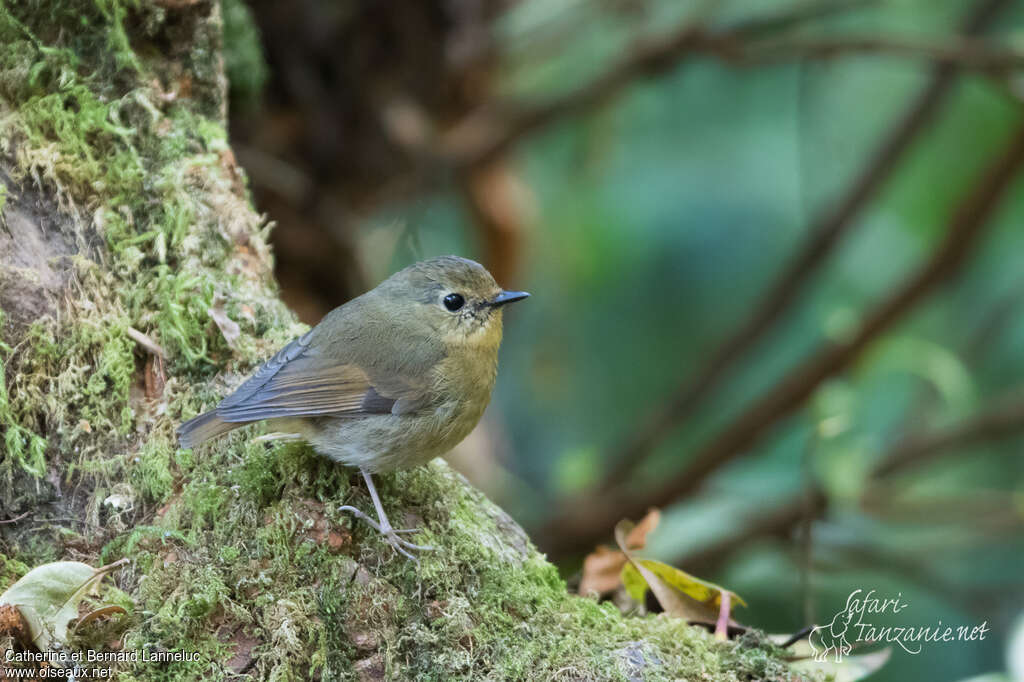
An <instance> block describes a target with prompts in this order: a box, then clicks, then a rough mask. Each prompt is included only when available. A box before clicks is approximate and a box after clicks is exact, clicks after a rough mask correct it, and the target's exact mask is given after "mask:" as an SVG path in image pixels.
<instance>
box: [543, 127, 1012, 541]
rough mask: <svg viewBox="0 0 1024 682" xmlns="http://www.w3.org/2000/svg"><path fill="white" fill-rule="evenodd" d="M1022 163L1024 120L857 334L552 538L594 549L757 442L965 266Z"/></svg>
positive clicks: (572, 517)
mask: <svg viewBox="0 0 1024 682" xmlns="http://www.w3.org/2000/svg"><path fill="white" fill-rule="evenodd" d="M1022 165H1024V125H1022V126H1020V127H1019V128H1018V130H1017V131H1016V132H1015V133H1014V134H1013V136H1012V138H1011V139H1010V140H1009V141H1008V143H1007V144H1006V146H1005V148H1004V149H1003V150H1002V153H1001V154H1000V156H999V157H998V158H997V159H996V160H995V161H994V162H993V163H992V164H991V165H990V166H989V167H988V168H987V169H985V171H984V172H983V173H982V174H981V176H980V178H979V180H978V181H977V182H976V183H975V185H974V187H973V188H972V189H971V191H970V192H969V193H968V194H967V196H966V197H965V199H964V200H963V201H962V202H961V204H960V205H959V207H958V208H957V210H956V212H955V213H954V215H953V218H952V220H951V221H950V225H949V228H948V229H947V231H946V236H945V238H944V239H943V241H942V243H941V244H940V246H939V247H938V249H937V250H936V251H935V252H934V254H933V255H932V257H931V258H930V259H929V260H928V261H927V262H926V263H925V264H923V265H922V266H921V267H920V268H919V269H918V270H917V272H915V273H914V274H913V276H911V277H910V278H909V279H908V280H907V281H906V282H905V283H904V284H903V286H901V287H900V288H898V289H897V290H896V291H895V292H894V293H893V294H892V295H891V296H889V297H888V298H887V299H886V300H885V301H883V302H882V304H881V305H879V306H878V307H877V308H875V310H874V311H872V312H871V314H869V315H868V316H867V317H866V318H865V319H864V321H863V323H862V324H861V325H860V328H859V329H858V330H857V331H856V332H855V333H853V334H852V336H851V337H850V338H849V339H847V340H845V341H843V342H839V343H834V344H829V345H826V346H824V347H822V348H821V349H819V350H818V351H817V352H816V353H815V354H814V355H812V356H811V357H810V358H808V359H807V360H806V361H805V362H803V363H802V364H801V365H799V366H798V367H796V368H795V369H794V370H793V371H791V372H790V373H789V374H787V375H786V376H785V377H783V379H782V380H781V381H780V382H778V384H776V385H775V386H774V387H772V388H770V389H769V390H768V391H767V392H766V393H765V394H764V395H763V396H762V397H761V398H759V399H758V400H756V401H755V402H754V403H753V404H752V405H750V406H749V407H748V408H747V409H746V410H744V411H743V412H742V413H741V414H740V415H739V416H738V417H737V418H736V419H735V420H733V422H732V423H731V424H729V425H728V426H726V428H724V429H723V430H722V431H721V432H720V433H719V434H718V435H717V436H715V437H713V438H712V439H711V440H710V441H708V443H707V444H706V445H705V446H704V447H702V448H700V449H699V450H698V451H697V453H696V455H695V456H694V457H693V458H692V459H691V460H689V461H688V462H687V463H686V465H685V466H684V467H683V469H682V470H681V471H679V472H678V473H676V474H675V475H673V476H671V477H670V478H669V479H668V480H666V481H665V482H664V483H662V484H661V485H660V486H658V487H657V488H654V489H653V490H651V491H649V492H647V494H644V495H640V496H637V497H634V498H631V499H630V498H626V499H623V498H622V496H618V497H614V496H606V497H604V498H600V502H599V503H598V504H594V503H591V504H574V506H573V508H572V511H571V512H569V513H567V514H565V515H563V516H561V517H559V518H556V519H554V520H553V521H552V522H551V524H550V525H549V526H548V527H547V528H546V529H545V530H546V532H547V534H548V536H549V537H551V536H553V535H557V537H559V539H560V543H559V544H560V549H564V550H566V551H568V550H578V549H583V548H587V547H590V546H592V545H594V544H596V542H597V541H599V540H600V539H601V538H602V537H604V536H605V535H606V534H607V531H608V529H609V528H611V527H612V526H613V525H614V524H615V522H616V521H618V520H619V519H620V518H629V517H635V516H637V515H639V514H642V513H643V511H644V510H645V509H647V508H648V507H652V506H654V507H664V506H666V505H668V504H670V503H671V502H672V501H673V500H675V499H677V498H679V497H681V496H684V495H686V494H688V493H690V492H692V491H694V490H696V489H697V488H699V487H700V486H701V485H702V484H703V483H704V481H705V480H706V479H707V478H708V476H710V475H711V474H712V473H714V472H715V471H717V470H718V469H719V468H720V467H721V466H722V465H723V464H725V463H727V462H729V461H730V460H733V459H735V458H737V457H739V456H740V455H742V454H743V453H744V452H746V451H748V450H749V449H750V448H752V447H753V446H755V445H756V444H757V442H758V441H759V439H760V438H761V437H762V436H763V435H764V434H765V433H766V432H767V431H768V429H769V428H770V427H771V426H772V425H774V424H775V423H776V422H777V421H778V420H780V419H782V418H783V417H785V416H787V415H789V414H791V413H792V412H793V411H794V410H796V409H797V408H798V407H800V405H802V404H803V402H804V401H805V400H806V399H807V398H808V397H809V396H810V395H811V393H813V391H814V390H815V389H816V388H817V387H818V386H819V385H820V383H821V382H822V381H823V380H825V379H826V378H828V377H830V376H832V375H834V374H836V373H839V372H841V371H843V370H845V369H846V368H847V367H848V366H849V364H850V363H851V362H853V360H854V359H855V358H856V357H857V356H858V355H859V353H860V352H861V351H862V350H863V349H864V348H866V347H867V346H868V345H869V344H870V343H871V342H872V341H874V340H875V339H876V338H878V336H880V335H881V334H882V333H884V332H885V331H886V330H888V329H889V328H890V327H891V326H892V325H893V324H895V323H896V322H897V321H899V320H900V319H901V318H902V317H903V316H904V315H905V314H906V313H907V312H909V311H910V310H912V309H913V307H914V305H915V304H917V303H918V302H919V301H920V300H921V299H922V298H924V296H925V295H927V294H928V293H930V292H931V291H932V290H933V289H934V288H936V287H937V286H939V285H940V284H942V283H944V282H945V281H947V280H948V279H949V278H950V277H952V276H953V275H954V274H955V273H956V272H957V271H958V270H959V268H960V267H961V266H962V265H963V263H964V262H965V261H966V260H967V257H968V255H969V254H970V253H971V251H972V248H973V247H974V246H975V244H976V243H977V241H978V239H979V237H980V236H981V234H982V233H983V232H984V229H985V227H986V226H987V225H988V224H989V218H990V217H991V215H992V213H993V212H994V211H995V208H996V206H997V205H998V203H999V199H1000V198H1001V197H1002V195H1003V193H1004V192H1005V191H1006V188H1007V187H1008V186H1009V184H1010V182H1011V180H1012V179H1013V178H1014V177H1015V176H1016V174H1017V171H1018V170H1019V169H1020V167H1021V166H1022ZM607 497H612V500H609V499H607Z"/></svg>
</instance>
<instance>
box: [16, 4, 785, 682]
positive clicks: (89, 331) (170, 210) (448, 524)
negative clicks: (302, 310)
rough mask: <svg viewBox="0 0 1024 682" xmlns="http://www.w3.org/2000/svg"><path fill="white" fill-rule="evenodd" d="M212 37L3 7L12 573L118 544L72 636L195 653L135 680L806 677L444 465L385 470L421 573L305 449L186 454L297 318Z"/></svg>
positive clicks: (184, 20)
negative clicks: (560, 538) (583, 588)
mask: <svg viewBox="0 0 1024 682" xmlns="http://www.w3.org/2000/svg"><path fill="white" fill-rule="evenodd" d="M245 16H246V15H245V13H244V12H239V13H237V14H235V15H233V20H234V21H236V22H237V21H244V20H245ZM243 29H244V27H243ZM221 33H222V27H221V21H220V13H219V6H218V5H217V4H216V3H212V2H208V1H205V0H199V1H198V2H176V1H175V2H172V1H170V0H165V1H163V2H156V3H134V2H119V1H118V0H96V1H95V2H87V1H86V0H58V1H56V2H43V1H42V0H39V1H36V2H20V3H11V2H8V3H6V4H0V153H2V158H0V171H2V175H0V182H2V186H3V188H4V189H3V193H2V196H3V202H2V203H0V217H2V218H3V220H2V221H0V233H2V234H6V235H7V236H6V239H8V242H7V245H8V246H9V247H10V248H9V249H8V248H5V249H3V253H4V254H6V256H0V309H2V310H3V311H4V315H3V317H0V432H2V437H3V448H4V450H3V455H2V456H0V480H2V482H3V483H2V486H0V510H2V511H3V512H4V515H5V516H7V517H13V516H15V515H19V514H21V513H23V512H28V513H29V516H28V517H27V519H28V521H27V522H25V523H17V524H9V525H4V526H0V552H2V553H0V579H2V580H3V581H4V582H3V583H0V586H3V585H6V584H7V583H8V582H10V581H13V580H14V579H16V578H17V577H18V576H20V575H23V574H24V573H25V572H26V571H27V570H28V569H29V568H30V567H31V566H33V565H35V564H37V563H40V562H43V561H47V560H52V559H57V558H72V559H75V560H85V561H90V562H93V563H95V564H98V563H109V562H110V561H113V560H116V559H119V558H122V557H128V558H129V559H130V564H129V567H128V568H126V569H124V570H123V571H122V572H121V573H120V574H119V575H117V576H116V577H115V581H114V582H115V583H116V585H117V587H116V588H113V589H111V590H110V591H109V592H108V594H107V595H106V598H107V599H108V600H112V601H114V602H116V603H119V604H121V605H123V606H125V608H126V609H128V611H129V614H128V615H127V616H126V617H124V618H123V619H121V620H120V621H115V622H113V623H109V624H106V625H103V626H96V627H93V628H88V629H86V630H85V631H84V632H82V633H80V635H79V636H80V641H79V642H78V643H79V645H81V646H86V647H91V648H105V647H106V646H107V644H106V643H107V642H109V638H110V637H111V636H112V633H113V636H114V637H115V638H117V637H120V638H121V640H122V641H123V645H124V647H125V649H126V650H141V649H144V648H149V649H154V648H155V649H157V650H170V651H175V650H181V651H186V652H195V653H196V654H197V655H198V658H197V660H194V661H187V662H179V663H167V664H158V663H145V662H136V663H132V662H126V663H120V664H117V667H118V675H119V679H122V680H136V679H137V680H153V679H168V680H179V679H180V680H193V679H227V678H235V677H237V676H238V675H249V676H252V677H254V678H259V679H276V680H290V679H294V680H304V679H310V678H311V677H318V678H320V679H385V678H386V679H438V680H446V679H652V680H653V679H681V678H686V679H722V680H734V679H735V680H739V679H776V678H781V677H788V676H789V673H788V671H787V668H786V667H785V666H784V664H782V663H781V662H780V661H779V658H778V656H777V654H778V652H777V651H775V650H773V649H772V647H771V646H770V645H767V644H764V643H763V642H761V641H760V640H758V639H756V638H753V637H751V638H748V639H745V640H742V641H739V642H729V643H719V642H716V641H714V640H713V639H711V638H710V637H709V636H708V635H707V634H706V633H704V632H702V631H700V630H697V629H694V628H690V627H688V626H686V625H685V624H683V623H681V622H678V621H674V620H671V619H668V618H664V617H648V618H625V617H623V616H621V615H620V614H619V613H618V611H616V610H615V609H614V608H613V607H612V606H610V605H607V604H605V605H601V604H597V603H596V602H594V601H591V600H587V599H581V598H577V597H574V596H571V595H568V594H567V593H566V589H565V585H564V583H563V582H562V581H561V580H560V578H559V576H558V574H557V571H556V570H555V568H554V567H553V566H551V565H550V564H549V563H547V562H546V561H545V559H544V558H543V556H542V555H540V554H539V553H538V552H537V551H536V549H535V548H534V547H533V546H532V545H531V544H530V543H529V540H528V539H527V538H526V537H525V536H524V535H523V533H522V531H521V530H520V529H519V527H518V526H517V525H516V524H515V523H514V522H513V521H512V520H511V519H509V518H508V517H507V516H506V515H505V514H504V513H503V512H502V511H501V510H500V509H498V508H496V507H495V506H494V505H492V504H491V503H490V502H489V501H488V500H486V499H485V498H484V497H483V496H482V495H481V494H480V493H479V492H477V491H476V490H474V489H473V488H472V487H470V486H469V485H468V484H467V483H466V482H465V481H464V480H462V479H461V477H459V476H458V475H457V474H455V473H453V472H452V471H451V470H449V469H448V468H447V467H446V466H445V465H444V464H443V463H441V462H435V463H433V464H431V465H430V466H427V467H422V468H419V469H416V470H412V471H406V472H400V473H397V474H393V475H389V476H382V477H381V480H380V488H381V493H382V495H383V496H384V499H385V504H386V505H387V506H388V508H389V509H391V510H393V512H392V513H393V514H394V515H395V517H396V518H397V519H400V520H401V521H402V523H403V525H407V524H408V525H413V526H416V527H419V528H422V529H423V530H422V533H421V534H420V535H418V536H417V542H422V543H424V544H429V545H432V546H434V547H435V548H436V549H435V551H432V552H426V553H424V554H423V555H422V562H421V564H420V565H418V566H417V565H416V564H413V563H411V562H408V561H406V560H405V559H403V558H402V557H396V556H394V555H393V554H392V552H391V551H390V549H389V548H388V547H387V545H386V544H384V543H382V542H381V541H380V539H379V538H378V537H377V536H376V534H375V533H373V532H368V531H367V529H366V528H365V527H362V526H353V524H352V521H351V519H350V518H348V517H346V516H345V515H343V514H341V513H339V512H338V511H337V507H338V506H339V505H341V504H355V505H358V506H360V507H364V508H365V507H367V506H369V504H370V502H369V499H368V496H367V494H366V492H365V490H364V489H363V488H362V487H361V486H359V485H356V484H355V481H356V478H353V477H352V475H351V473H352V472H350V471H348V470H345V469H342V468H340V467H338V466H336V465H334V464H332V463H330V462H327V461H325V460H323V459H321V458H319V457H317V456H316V455H315V454H313V453H312V452H311V451H310V450H309V448H308V447H307V446H305V445H301V444H294V443H293V444H280V443H259V442H254V441H253V440H252V438H251V436H252V430H251V429H246V430H243V431H242V432H240V433H234V434H231V435H230V436H228V437H226V438H224V439H222V440H221V441H219V442H217V443H215V444H212V445H209V446H204V447H202V448H200V449H198V450H196V451H182V450H179V449H177V447H176V444H175V440H174V434H173V430H174V427H175V425H176V424H177V423H179V422H180V421H181V420H182V419H183V418H187V417H190V416H192V415H194V414H196V413H197V412H198V411H200V410H201V409H204V408H209V407H210V406H212V405H213V404H214V403H215V401H216V400H217V399H218V397H219V396H222V395H223V394H224V393H225V391H226V390H227V388H229V387H230V386H232V385H235V384H237V383H238V382H239V381H240V380H241V378H242V377H243V376H244V374H245V373H246V372H247V371H249V370H250V369H252V368H253V367H254V366H255V364H256V363H257V362H258V361H259V360H261V359H262V358H264V357H266V356H268V355H269V354H270V353H271V352H272V351H273V350H275V349H276V348H277V347H279V346H280V345H282V344H283V343H284V342H285V341H287V340H288V339H290V338H291V337H293V336H295V335H296V334H298V333H300V332H301V331H302V330H303V327H302V325H300V324H298V323H297V322H296V321H295V318H294V316H293V315H292V314H291V313H290V312H289V311H288V310H287V309H286V308H285V306H284V305H283V304H282V303H281V302H280V301H279V300H278V298H277V296H276V292H275V286H274V283H273V278H272V274H271V267H270V266H271V261H270V253H269V250H268V247H267V242H266V237H267V230H268V224H267V222H266V221H265V220H264V219H263V218H261V217H260V216H258V215H257V214H256V213H255V212H254V211H253V210H252V208H251V206H250V204H249V200H248V193H247V191H246V188H245V179H244V175H243V173H242V172H241V170H240V169H239V168H238V167H237V166H236V164H235V162H234V158H233V155H232V153H231V150H230V147H229V145H228V143H227V137H226V131H225V122H224V121H225V117H224V112H225V98H226V94H225V79H224V75H223V74H224V70H223V59H222V54H223V46H222V44H221ZM232 33H233V34H235V35H240V36H245V37H246V38H245V39H246V40H251V39H252V36H253V35H254V33H253V31H246V30H242V29H239V28H238V27H237V26H235V28H234V30H233V32H232ZM245 50H246V54H248V55H250V56H251V54H252V45H251V44H250V45H247V46H245ZM0 244H2V242H0ZM29 247H31V248H29ZM12 254H15V255H17V257H18V258H20V259H21V260H20V261H18V260H16V259H15V256H14V255H12ZM214 305H218V306H222V307H223V309H224V310H225V312H226V313H227V315H228V316H229V317H231V318H232V319H233V320H235V321H236V322H237V323H238V324H239V326H240V331H241V334H240V336H239V337H238V338H237V339H234V340H232V342H231V343H230V344H229V343H228V342H227V341H226V340H225V338H224V336H223V334H222V333H221V332H220V330H219V329H218V327H217V325H216V323H215V322H214V321H213V320H212V319H211V315H210V313H209V310H210V308H211V307H213V306H214ZM140 337H142V338H143V339H145V338H148V339H150V340H151V341H153V342H155V343H156V344H158V345H159V346H160V348H162V352H160V351H158V350H155V346H152V344H148V342H147V343H143V342H141V341H140ZM398 510H401V511H398ZM403 516H404V518H403Z"/></svg>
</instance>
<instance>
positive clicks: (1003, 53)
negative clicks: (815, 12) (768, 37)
mask: <svg viewBox="0 0 1024 682" xmlns="http://www.w3.org/2000/svg"><path fill="white" fill-rule="evenodd" d="M849 53H863V54H868V55H872V56H898V57H916V58H920V59H925V60H927V61H930V62H933V63H935V64H943V65H946V66H952V67H957V68H970V69H976V70H979V71H992V72H1002V71H1008V70H1012V69H1020V68H1022V67H1024V52H1022V51H1020V50H1018V49H1015V48H1013V47H1007V46H995V45H991V44H989V43H986V42H982V41H979V40H972V39H970V38H959V39H957V40H953V41H936V40H921V39H918V38H912V37H905V36H855V35H842V36H826V37H808V36H792V37H787V38H784V39H779V40H773V41H771V42H767V41H766V42H763V43H760V44H757V45H749V46H746V47H745V48H744V49H743V50H742V52H741V54H740V55H739V57H738V58H739V59H740V60H741V61H744V62H749V63H754V64H758V65H763V64H765V63H766V62H770V61H773V60H788V59H808V58H819V59H830V58H833V57H836V56H839V55H846V54H849Z"/></svg>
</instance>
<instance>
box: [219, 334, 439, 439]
mask: <svg viewBox="0 0 1024 682" xmlns="http://www.w3.org/2000/svg"><path fill="white" fill-rule="evenodd" d="M312 334H313V332H312V331H310V332H308V333H306V334H304V335H303V336H301V337H299V338H297V339H295V340H294V341H292V342H291V343H289V344H288V345H287V346H285V347H284V348H282V349H281V350H280V351H278V353H277V354H276V355H275V356H274V357H273V358H271V359H270V360H268V361H267V362H266V363H265V364H264V365H263V366H262V367H260V368H259V369H258V370H257V371H256V373H255V374H254V375H253V376H252V377H251V378H250V379H249V380H248V381H246V382H245V383H244V384H242V385H241V386H239V388H238V390H236V391H235V392H234V393H232V394H231V395H230V396H228V397H227V398H225V399H224V400H223V401H222V402H221V403H220V404H219V405H218V406H217V408H216V414H217V416H218V417H220V418H221V419H222V420H224V421H227V422H248V421H258V420H260V419H271V418H278V417H302V416H317V415H321V416H323V415H335V416H358V415H368V414H386V413H389V412H390V413H394V414H402V413H406V412H411V411H413V410H415V409H416V408H418V407H419V406H421V405H422V404H424V402H425V401H426V400H427V387H426V386H425V385H414V384H412V383H411V382H409V381H407V380H402V379H401V378H400V377H398V376H391V375H388V374H387V373H382V372H380V371H379V370H377V371H375V372H372V373H371V372H369V371H367V370H366V369H365V368H363V367H361V366H360V365H359V364H358V363H355V362H343V361H342V360H340V359H338V358H335V357H329V356H325V355H322V354H319V353H316V352H314V351H312V350H310V339H311V337H312ZM371 374H372V375H373V376H372V377H371Z"/></svg>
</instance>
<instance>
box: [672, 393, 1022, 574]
mask: <svg viewBox="0 0 1024 682" xmlns="http://www.w3.org/2000/svg"><path fill="white" fill-rule="evenodd" d="M1021 434H1024V396H1015V397H1013V398H1011V399H1005V400H1000V401H998V402H997V403H996V404H995V405H992V406H990V407H988V408H987V409H985V410H983V411H982V412H979V413H978V414H976V415H974V416H972V417H970V418H968V419H966V420H964V421H962V422H960V423H958V424H956V425H954V426H950V427H947V428H944V429H939V430H937V431H935V432H933V433H926V434H918V435H915V436H910V437H907V438H906V439H904V440H902V441H900V442H899V443H897V444H896V445H894V446H893V447H892V448H891V449H890V450H889V451H888V452H886V453H885V454H884V455H883V456H882V457H881V458H880V459H879V461H878V463H877V464H876V465H875V467H874V469H873V470H872V474H871V477H872V479H873V480H874V481H879V480H881V479H884V478H887V477H889V476H891V475H893V474H897V473H901V472H903V471H905V470H907V469H909V468H911V467H914V466H919V465H920V464H923V463H924V462H926V461H931V460H933V459H937V458H939V457H943V456H948V455H950V454H951V453H954V452H957V451H962V450H964V449H965V448H968V447H970V446H972V445H977V444H980V443H988V442H992V441H997V440H1000V439H1004V438H1010V437H1014V436H1019V435H1021ZM827 505H828V500H827V498H826V496H825V494H824V492H822V490H821V489H820V488H817V487H811V488H809V489H808V490H807V491H806V492H805V493H802V494H799V495H796V496H794V497H793V498H791V499H789V500H787V501H786V502H784V503H782V504H781V505H779V506H777V507H775V508H774V509H770V510H767V511H759V512H758V514H757V516H756V517H752V518H750V519H749V520H748V521H747V522H745V523H743V524H742V525H741V530H740V531H739V532H737V533H735V534H733V535H729V536H727V537H723V538H721V539H720V540H719V541H718V542H716V543H715V544H713V545H709V546H706V547H702V548H701V549H700V550H698V551H696V552H690V553H687V554H685V555H682V556H679V557H677V558H676V559H674V560H673V562H672V563H674V564H675V565H677V566H685V567H686V568H687V569H689V570H694V571H696V572H698V573H700V572H701V571H704V572H708V571H709V569H711V568H714V567H715V566H718V565H720V564H721V563H722V561H723V560H725V559H727V558H728V557H729V556H731V555H732V554H733V553H734V552H736V551H738V550H740V549H742V548H744V547H748V546H750V544H751V543H752V542H754V541H756V540H759V539H764V538H772V537H777V538H784V539H785V538H789V536H790V534H791V532H792V530H793V528H794V527H796V526H797V525H798V524H800V523H803V522H807V521H812V520H814V519H816V518H819V517H821V516H823V515H824V513H825V511H826V510H827Z"/></svg>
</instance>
